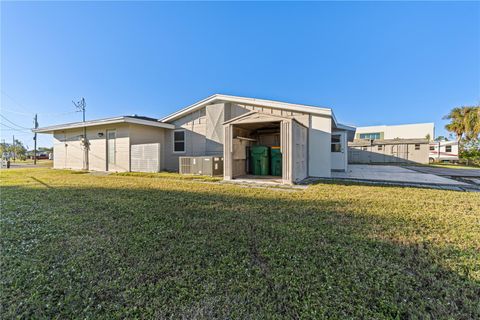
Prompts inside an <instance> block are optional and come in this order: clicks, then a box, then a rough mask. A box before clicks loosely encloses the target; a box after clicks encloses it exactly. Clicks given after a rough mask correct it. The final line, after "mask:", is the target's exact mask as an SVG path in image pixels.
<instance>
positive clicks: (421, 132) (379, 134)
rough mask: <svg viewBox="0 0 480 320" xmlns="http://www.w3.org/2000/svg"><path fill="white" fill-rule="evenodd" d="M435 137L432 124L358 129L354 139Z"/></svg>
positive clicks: (430, 138) (431, 138)
mask: <svg viewBox="0 0 480 320" xmlns="http://www.w3.org/2000/svg"><path fill="white" fill-rule="evenodd" d="M434 137H435V125H434V124H433V123H414V124H401V125H395V126H387V125H382V126H369V127H358V128H357V129H356V130H355V139H385V140H387V139H429V140H433V138H434Z"/></svg>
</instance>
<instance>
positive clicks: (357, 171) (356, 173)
mask: <svg viewBox="0 0 480 320" xmlns="http://www.w3.org/2000/svg"><path fill="white" fill-rule="evenodd" d="M332 178H341V179H358V180H374V181H385V182H403V183H417V184H438V185H458V186H468V184H467V183H464V182H460V181H456V180H452V179H448V178H445V177H439V176H437V175H434V174H429V173H422V172H417V171H413V170H409V169H407V168H404V167H399V166H384V165H361V164H350V165H348V170H347V171H346V172H332Z"/></svg>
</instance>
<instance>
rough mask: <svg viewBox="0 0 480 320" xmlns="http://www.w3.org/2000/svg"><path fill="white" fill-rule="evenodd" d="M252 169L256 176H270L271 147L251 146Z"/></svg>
mask: <svg viewBox="0 0 480 320" xmlns="http://www.w3.org/2000/svg"><path fill="white" fill-rule="evenodd" d="M250 159H251V163H252V165H251V170H252V174H254V175H256V176H268V174H269V172H270V157H269V148H268V147H266V146H252V147H251V148H250Z"/></svg>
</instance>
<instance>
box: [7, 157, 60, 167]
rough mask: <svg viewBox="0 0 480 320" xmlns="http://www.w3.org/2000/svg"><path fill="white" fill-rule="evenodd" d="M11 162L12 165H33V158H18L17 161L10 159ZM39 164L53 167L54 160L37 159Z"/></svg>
mask: <svg viewBox="0 0 480 320" xmlns="http://www.w3.org/2000/svg"><path fill="white" fill-rule="evenodd" d="M10 163H11V164H12V165H14V164H21V165H33V159H27V160H19V159H16V160H15V161H13V160H10ZM37 166H40V167H53V160H47V159H38V160H37Z"/></svg>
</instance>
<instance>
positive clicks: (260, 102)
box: [159, 94, 336, 123]
mask: <svg viewBox="0 0 480 320" xmlns="http://www.w3.org/2000/svg"><path fill="white" fill-rule="evenodd" d="M214 101H226V102H234V103H239V104H246V105H255V106H262V107H271V108H274V109H283V110H288V111H298V112H303V113H308V114H315V115H327V116H331V117H332V119H334V122H335V123H336V119H335V116H334V115H333V112H332V109H330V108H325V107H314V106H307V105H303V104H294V103H287V102H280V101H273V100H264V99H255V98H246V97H238V96H229V95H223V94H214V95H212V96H210V97H208V98H205V99H203V100H200V101H198V102H196V103H194V104H192V105H190V106H188V107H185V108H183V109H181V110H179V111H176V112H174V113H172V114H170V115H169V116H166V117H164V118H162V119H160V120H159V121H160V122H169V121H173V120H175V119H178V118H180V117H182V116H184V115H186V114H188V113H191V112H193V111H196V110H199V109H201V108H203V107H204V106H206V105H208V104H210V103H212V102H214Z"/></svg>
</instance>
